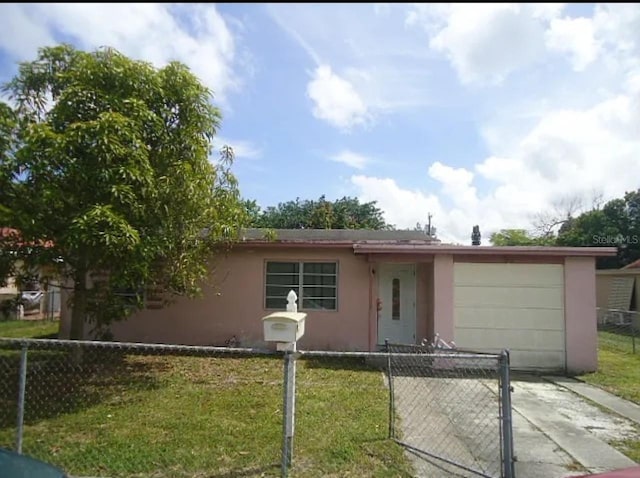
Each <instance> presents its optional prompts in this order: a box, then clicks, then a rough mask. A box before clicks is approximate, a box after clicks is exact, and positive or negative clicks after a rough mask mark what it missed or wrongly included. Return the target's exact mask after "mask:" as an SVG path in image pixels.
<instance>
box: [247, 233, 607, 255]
mask: <svg viewBox="0 0 640 478" xmlns="http://www.w3.org/2000/svg"><path fill="white" fill-rule="evenodd" d="M273 232H274V233H275V237H274V238H272V239H269V238H268V234H267V230H266V229H246V230H245V231H243V234H242V237H241V242H243V243H245V244H246V245H251V246H266V247H268V246H288V247H310V246H311V247H349V248H351V249H352V250H353V252H354V253H356V254H458V255H462V254H464V255H494V256H496V255H499V256H586V257H596V256H613V255H615V254H616V252H617V249H616V248H615V247H548V246H504V247H495V246H470V245H469V246H460V245H453V244H442V243H441V242H440V241H439V240H438V239H435V238H431V237H429V236H428V235H426V234H424V233H422V232H420V231H373V230H367V229H275V230H273Z"/></svg>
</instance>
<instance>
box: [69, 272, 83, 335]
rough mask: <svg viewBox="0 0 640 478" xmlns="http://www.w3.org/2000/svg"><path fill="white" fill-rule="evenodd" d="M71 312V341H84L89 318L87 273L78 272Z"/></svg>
mask: <svg viewBox="0 0 640 478" xmlns="http://www.w3.org/2000/svg"><path fill="white" fill-rule="evenodd" d="M71 305H72V307H73V308H72V312H71V331H70V334H69V338H70V339H71V340H83V339H84V323H85V319H86V316H87V272H86V271H84V270H79V271H78V272H76V277H75V280H74V287H73V301H72V304H71Z"/></svg>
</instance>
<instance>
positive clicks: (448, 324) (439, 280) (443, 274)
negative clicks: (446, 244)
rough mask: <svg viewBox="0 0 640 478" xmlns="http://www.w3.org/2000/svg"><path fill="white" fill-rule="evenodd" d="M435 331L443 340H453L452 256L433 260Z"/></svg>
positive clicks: (446, 255) (448, 255)
mask: <svg viewBox="0 0 640 478" xmlns="http://www.w3.org/2000/svg"><path fill="white" fill-rule="evenodd" d="M433 331H434V333H437V334H439V335H440V338H441V339H442V340H445V341H447V342H451V341H452V340H453V337H454V321H453V256H452V255H450V254H442V255H436V256H435V257H434V259H433Z"/></svg>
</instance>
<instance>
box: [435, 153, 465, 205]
mask: <svg viewBox="0 0 640 478" xmlns="http://www.w3.org/2000/svg"><path fill="white" fill-rule="evenodd" d="M429 176H431V177H432V178H433V179H435V180H436V181H438V182H440V183H441V184H442V190H443V192H444V193H445V194H446V195H447V196H448V197H450V198H451V199H452V200H453V202H454V203H455V204H463V205H464V204H471V203H473V202H474V201H476V189H475V187H473V186H472V182H473V173H472V172H471V171H468V170H466V169H465V168H452V167H450V166H447V165H444V164H442V163H440V162H439V161H436V162H435V163H433V164H432V165H431V166H430V167H429Z"/></svg>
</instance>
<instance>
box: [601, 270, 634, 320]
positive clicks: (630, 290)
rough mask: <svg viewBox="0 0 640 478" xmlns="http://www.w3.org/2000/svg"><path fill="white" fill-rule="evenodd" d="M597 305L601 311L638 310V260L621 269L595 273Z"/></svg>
mask: <svg viewBox="0 0 640 478" xmlns="http://www.w3.org/2000/svg"><path fill="white" fill-rule="evenodd" d="M596 291H597V295H596V297H597V305H598V307H599V308H601V309H617V310H632V311H638V310H639V309H640V259H639V260H637V261H635V262H632V263H631V264H628V265H626V266H625V267H623V268H621V269H605V270H599V271H597V272H596Z"/></svg>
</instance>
